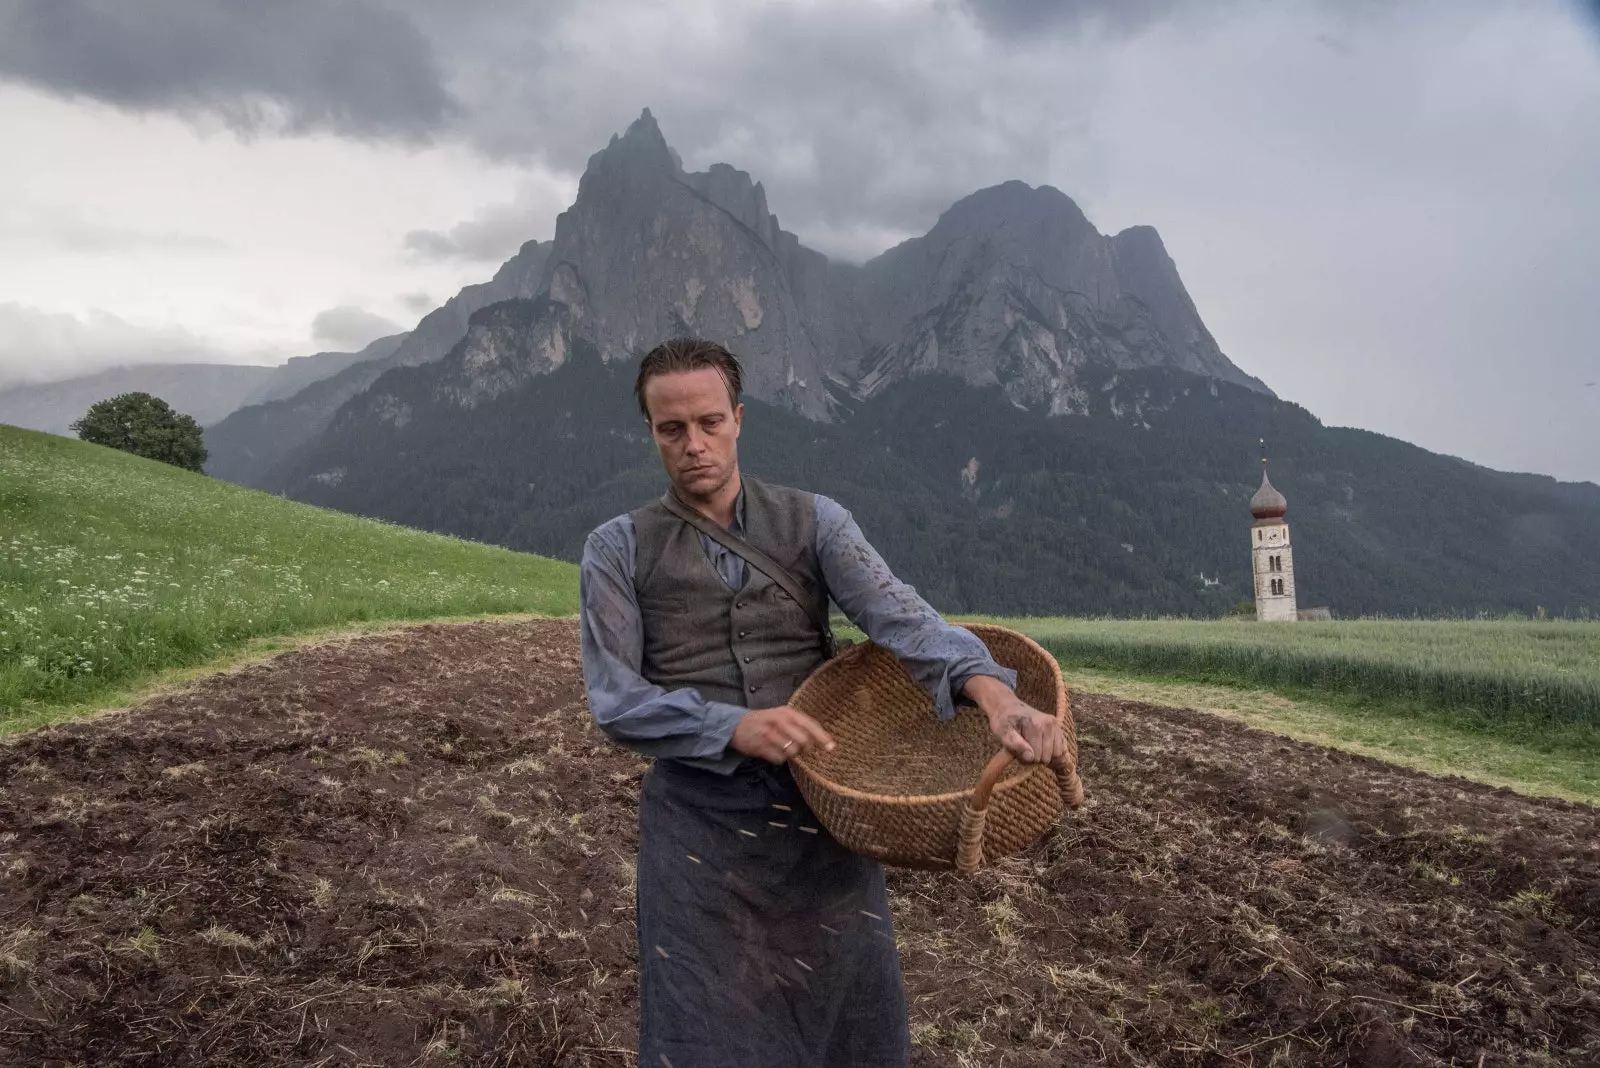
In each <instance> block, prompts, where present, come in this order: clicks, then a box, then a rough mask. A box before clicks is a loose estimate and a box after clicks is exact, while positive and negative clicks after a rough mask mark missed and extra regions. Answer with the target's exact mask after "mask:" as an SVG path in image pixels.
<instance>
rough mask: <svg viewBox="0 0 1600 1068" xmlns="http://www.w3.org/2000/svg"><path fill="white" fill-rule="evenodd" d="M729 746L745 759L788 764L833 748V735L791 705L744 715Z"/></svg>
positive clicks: (758, 710)
mask: <svg viewBox="0 0 1600 1068" xmlns="http://www.w3.org/2000/svg"><path fill="white" fill-rule="evenodd" d="M730 744H731V745H732V746H733V748H734V749H735V750H737V751H738V752H741V753H743V754H745V755H746V756H754V757H760V758H761V759H762V760H765V761H768V762H769V763H773V764H783V763H786V762H787V761H788V760H789V759H790V758H791V757H796V756H799V755H800V754H801V753H804V752H807V751H808V750H811V749H824V750H827V749H832V748H833V747H834V741H833V737H832V735H830V734H829V733H828V732H827V731H825V730H823V728H822V725H821V724H820V723H818V722H817V721H816V720H814V719H812V718H811V717H810V716H808V715H806V714H805V713H804V712H801V711H800V710H799V709H797V708H792V707H790V706H789V705H779V706H777V707H776V708H761V709H755V710H753V711H750V712H747V713H745V716H744V718H743V719H742V720H740V721H739V725H738V726H737V727H736V728H734V734H733V738H732V740H731V742H730Z"/></svg>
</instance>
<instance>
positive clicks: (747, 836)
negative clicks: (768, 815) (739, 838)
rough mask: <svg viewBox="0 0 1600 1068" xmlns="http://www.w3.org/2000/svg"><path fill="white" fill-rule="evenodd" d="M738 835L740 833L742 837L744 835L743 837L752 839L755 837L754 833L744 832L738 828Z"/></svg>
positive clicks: (741, 828)
mask: <svg viewBox="0 0 1600 1068" xmlns="http://www.w3.org/2000/svg"><path fill="white" fill-rule="evenodd" d="M739 833H740V834H742V835H744V836H745V837H746V838H754V837H756V832H754V831H747V830H745V829H744V828H743V827H740V828H739Z"/></svg>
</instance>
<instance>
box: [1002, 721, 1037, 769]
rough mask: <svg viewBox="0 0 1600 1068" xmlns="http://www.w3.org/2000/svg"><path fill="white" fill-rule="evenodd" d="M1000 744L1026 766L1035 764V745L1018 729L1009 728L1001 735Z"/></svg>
mask: <svg viewBox="0 0 1600 1068" xmlns="http://www.w3.org/2000/svg"><path fill="white" fill-rule="evenodd" d="M1000 744H1001V745H1003V746H1005V747H1006V748H1007V749H1009V750H1010V751H1011V753H1012V755H1014V756H1015V757H1016V758H1017V759H1018V760H1020V761H1022V762H1023V763H1024V764H1031V763H1033V754H1034V748H1033V744H1032V743H1031V742H1029V741H1028V739H1027V738H1025V737H1024V736H1023V734H1022V732H1021V731H1020V730H1018V729H1017V728H1016V727H1007V728H1006V729H1005V732H1004V733H1003V734H1001V735H1000Z"/></svg>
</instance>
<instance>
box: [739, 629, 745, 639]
mask: <svg viewBox="0 0 1600 1068" xmlns="http://www.w3.org/2000/svg"><path fill="white" fill-rule="evenodd" d="M745 634H746V632H745V631H742V630H741V631H740V632H739V637H741V638H743V637H744V636H745Z"/></svg>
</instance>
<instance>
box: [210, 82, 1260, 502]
mask: <svg viewBox="0 0 1600 1068" xmlns="http://www.w3.org/2000/svg"><path fill="white" fill-rule="evenodd" d="M520 298H529V299H533V300H535V305H534V306H533V307H531V308H530V307H526V306H524V307H521V308H519V309H517V310H515V311H502V312H500V313H489V314H485V315H484V316H482V317H481V318H479V319H474V318H473V316H474V314H475V313H478V312H480V311H484V312H487V309H488V308H489V306H490V305H491V304H493V303H495V302H497V301H501V300H507V299H520ZM530 312H531V313H532V314H529V313H530ZM497 331H499V332H498V333H497ZM504 331H513V332H514V335H513V334H507V333H504ZM690 333H692V334H698V335H700V336H704V337H709V338H712V339H715V340H718V341H721V342H723V343H724V344H726V345H728V346H729V347H730V348H731V349H733V350H734V351H735V352H737V353H738V354H739V355H740V356H741V358H742V359H743V361H744V364H745V368H746V388H747V390H748V391H749V393H750V394H751V395H752V396H754V397H757V398H759V399H762V400H765V401H769V402H772V403H774V404H778V405H780V406H782V407H787V408H790V409H792V410H794V411H797V412H799V413H800V414H802V415H805V416H807V417H808V418H813V419H824V420H826V419H829V418H832V417H833V416H834V415H835V414H837V412H838V411H839V409H840V403H841V401H842V400H843V401H846V402H854V401H857V400H860V399H862V398H865V397H867V396H870V395H871V394H872V393H873V392H874V391H876V390H878V389H881V388H883V386H884V385H885V384H886V383H888V382H890V381H894V380H898V379H901V378H905V377H910V376H915V375H919V374H926V373H941V374H953V375H956V376H958V377H960V378H962V379H963V380H964V381H968V382H971V383H973V384H980V385H981V384H990V383H999V384H1001V385H1002V386H1003V387H1004V388H1005V389H1006V392H1007V395H1008V396H1010V397H1011V399H1012V400H1013V401H1014V402H1016V403H1018V404H1021V405H1024V406H1028V407H1035V408H1040V409H1042V410H1046V411H1050V412H1056V413H1069V412H1073V411H1077V410H1081V408H1082V406H1083V401H1082V397H1081V391H1079V390H1078V388H1077V384H1076V376H1077V373H1078V369H1079V368H1080V367H1081V366H1082V365H1083V364H1084V363H1085V362H1086V361H1088V360H1100V361H1103V362H1107V363H1109V364H1111V365H1112V366H1122V367H1129V368H1131V367H1143V366H1172V367H1177V368H1180V369H1183V370H1189V371H1193V372H1197V373H1201V374H1208V375H1212V376H1215V377H1219V378H1221V379H1223V380H1226V381H1231V382H1237V383H1241V384H1244V385H1246V386H1249V387H1250V388H1254V389H1263V390H1264V389H1265V387H1264V386H1263V385H1262V384H1261V383H1260V382H1258V381H1257V380H1255V379H1253V378H1251V377H1250V376H1248V375H1245V374H1244V373H1243V372H1241V371H1240V370H1239V369H1238V368H1237V367H1235V366H1234V365H1233V364H1232V363H1231V362H1230V361H1229V360H1228V359H1227V357H1226V356H1224V355H1223V354H1222V352H1221V350H1220V349H1219V348H1218V347H1217V345H1216V342H1215V341H1214V340H1213V339H1212V338H1211V335H1210V334H1209V332H1207V331H1206V329H1205V326H1204V324H1203V323H1202V322H1201V320H1200V318H1199V315H1198V313H1197V312H1196V311H1195V309H1194V305H1193V303H1192V302H1191V301H1190V300H1189V297H1188V294H1187V293H1186V292H1185V291H1184V289H1183V285H1182V282H1181V281H1180V280H1179V278H1178V275H1177V270H1176V268H1175V267H1174V266H1173V265H1172V262H1171V260H1170V258H1169V257H1167V255H1166V252H1165V250H1164V248H1162V246H1161V243H1160V238H1159V237H1158V236H1156V234H1155V232H1154V231H1153V230H1149V229H1148V228H1142V227H1141V228H1134V229H1133V230H1129V231H1124V232H1123V233H1121V234H1118V235H1116V236H1114V237H1106V236H1103V235H1101V234H1099V233H1098V231H1096V230H1095V229H1094V227H1093V226H1092V225H1090V223H1089V222H1088V220H1087V219H1086V218H1084V216H1083V213H1082V212H1081V211H1079V210H1078V208H1077V206H1076V205H1075V204H1073V202H1072V201H1071V199H1070V198H1068V197H1067V196H1066V195H1065V194H1063V193H1061V192H1059V191H1058V190H1055V189H1052V188H1050V187H1040V188H1039V189H1032V188H1030V187H1028V186H1026V185H1024V184H1023V183H1020V182H1010V183H1006V184H1004V185H1001V186H997V187H995V188H993V189H989V190H982V191H980V192H978V193H975V194H973V195H972V196H969V197H967V198H964V199H963V200H961V201H959V202H957V203H956V204H955V205H953V206H952V207H951V208H950V210H949V211H947V212H946V213H945V214H944V215H943V216H942V217H941V218H940V220H939V222H938V223H937V224H936V225H935V227H934V228H933V230H931V231H930V232H929V234H927V235H925V236H924V237H922V238H916V239H913V240H911V241H908V242H905V243H904V244H902V245H900V246H897V247H896V248H894V249H891V250H889V251H888V252H886V253H884V254H883V255H881V256H879V257H877V258H875V259H874V260H872V261H869V262H868V263H867V264H865V265H861V266H855V265H851V264H843V263H836V262H833V261H830V260H829V259H828V258H827V257H825V256H823V255H822V254H821V253H818V252H816V251H814V250H812V249H808V248H806V247H805V246H804V245H802V244H801V243H800V239H799V238H798V237H797V236H796V235H795V234H793V233H790V232H789V231H786V230H784V229H783V227H782V226H781V224H780V223H779V220H778V217H777V216H776V215H775V214H774V213H773V212H772V210H771V209H770V207H769V205H768V203H767V196H766V191H765V189H764V188H763V186H762V185H761V183H760V182H757V181H754V180H752V178H751V176H750V175H749V174H747V173H745V172H744V171H741V170H738V169H736V168H734V167H731V166H728V165H727V164H715V165H713V166H712V167H710V168H709V169H708V170H706V171H701V172H689V171H686V170H685V169H684V167H683V164H682V161H681V159H680V158H679V156H678V155H677V153H676V152H674V151H673V150H672V148H671V147H670V146H669V145H668V143H667V141H666V138H665V137H664V136H663V135H662V132H661V129H660V127H659V126H658V125H657V123H656V121H655V118H654V117H653V116H652V115H651V114H650V112H649V110H648V109H646V110H645V111H644V112H643V113H642V114H641V115H640V117H639V118H638V119H637V120H635V121H634V122H633V123H632V124H631V125H630V126H629V127H628V129H627V131H626V132H625V133H623V134H622V135H620V136H613V137H612V139H611V142H610V144H608V145H607V146H606V147H605V148H604V149H602V150H601V151H599V152H597V153H595V154H594V155H593V156H592V157H591V158H590V160H589V163H588V166H587V168H586V170H585V172H584V175H583V178H582V179H581V181H580V183H579V191H578V196H577V197H576V199H575V200H574V202H573V204H572V206H571V207H570V208H568V209H567V210H566V211H565V212H563V213H562V214H561V215H560V216H559V218H558V219H557V221H556V228H555V235H554V237H553V239H552V240H550V241H548V242H530V243H529V244H528V245H525V246H524V247H523V249H522V251H520V252H519V253H518V254H517V256H516V257H513V259H512V260H511V261H508V263H507V264H506V265H505V266H504V267H502V268H501V270H500V272H499V273H498V274H497V275H496V276H495V278H494V279H493V280H492V281H491V282H489V283H485V284H484V285H483V286H478V287H468V288H467V289H465V290H463V291H462V292H461V293H460V294H459V295H458V296H457V297H455V298H453V299H452V300H451V301H450V302H449V303H447V304H446V305H445V306H444V307H442V308H440V309H438V310H437V311H435V312H434V313H432V314H430V315H429V316H428V317H427V318H425V319H424V320H423V322H422V323H420V324H419V325H418V327H417V329H416V330H415V331H413V332H412V335H411V337H410V338H408V339H407V341H406V342H405V344H403V345H402V346H401V347H400V348H399V349H398V350H397V351H396V352H395V353H394V354H393V355H392V356H390V357H388V358H387V359H385V360H383V361H374V362H372V363H370V364H367V365H363V367H362V368H361V369H360V370H358V371H352V372H350V373H347V374H345V375H342V376H335V377H334V378H331V379H328V380H326V381H324V382H320V383H317V384H316V385H315V386H313V387H312V388H311V389H309V390H307V391H305V392H303V393H302V394H299V395H296V396H295V397H291V398H287V399H284V400H281V401H277V402H275V403H274V404H271V405H266V406H263V407H262V408H261V409H260V410H256V409H245V410H242V411H240V412H238V413H235V415H234V416H232V417H230V419H229V420H226V421H224V423H223V424H221V425H219V426H218V427H217V428H214V430H213V431H212V432H211V433H209V434H208V437H207V445H208V447H209V448H211V450H212V453H213V456H214V457H215V460H214V461H213V463H212V464H211V465H210V467H209V468H208V469H209V470H211V471H212V472H213V473H214V474H217V475H218V476H220V477H223V478H228V479H232V480H234V481H242V482H246V483H254V482H257V481H259V480H260V479H262V478H263V477H264V476H265V475H266V473H267V472H268V471H270V470H271V469H272V468H273V467H274V466H275V465H276V464H278V463H280V462H281V461H282V460H283V459H284V458H285V457H286V456H287V455H289V454H290V453H291V452H292V451H293V450H295V449H297V448H299V447H301V446H302V445H304V444H306V443H307V442H309V441H311V440H312V439H313V438H315V437H316V436H317V435H318V434H320V433H321V432H322V431H323V430H324V429H326V428H327V427H328V426H329V425H330V424H331V423H332V422H333V420H334V413H335V412H336V411H337V409H338V408H339V406H340V405H343V404H344V403H345V402H347V401H348V400H350V399H351V398H352V397H355V396H356V395H357V394H359V393H360V392H362V391H363V390H366V389H368V388H369V387H372V386H373V384H374V383H376V382H377V381H378V380H379V378H380V377H381V375H382V374H383V373H385V372H387V371H389V370H391V369H392V368H395V367H400V366H415V365H419V364H424V363H430V362H433V361H437V360H440V359H441V358H444V357H446V356H448V362H449V366H448V367H446V368H444V369H443V370H442V371H441V373H440V383H439V390H440V392H439V396H440V398H441V399H448V400H449V402H450V403H454V404H457V405H461V406H467V407H470V406H472V405H475V404H479V403H482V402H483V401H485V400H488V399H490V398H492V397H494V396H496V395H498V394H499V393H500V392H502V391H504V390H506V389H509V388H512V387H513V386H515V385H516V384H518V383H520V382H522V381H525V380H526V379H528V378H529V377H533V376H537V375H540V374H544V373H547V372H549V371H550V370H552V369H554V368H556V367H559V366H560V365H561V363H562V361H563V360H564V359H566V356H567V354H568V353H569V352H570V351H571V349H572V346H573V345H574V343H575V342H576V340H578V339H582V340H583V341H584V342H586V343H588V344H590V345H592V346H594V348H595V349H596V350H597V351H598V352H599V353H600V354H601V356H602V357H603V358H604V359H606V360H626V359H634V358H636V357H637V356H638V355H639V354H640V353H642V352H643V351H645V350H646V349H648V348H650V347H651V346H652V345H654V344H656V343H657V342H659V341H660V340H662V339H664V338H667V337H671V336H674V335H679V334H690ZM519 361H520V362H519ZM373 410H384V409H383V406H382V405H379V406H378V407H377V408H376V409H373ZM350 417H352V416H340V418H350Z"/></svg>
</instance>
